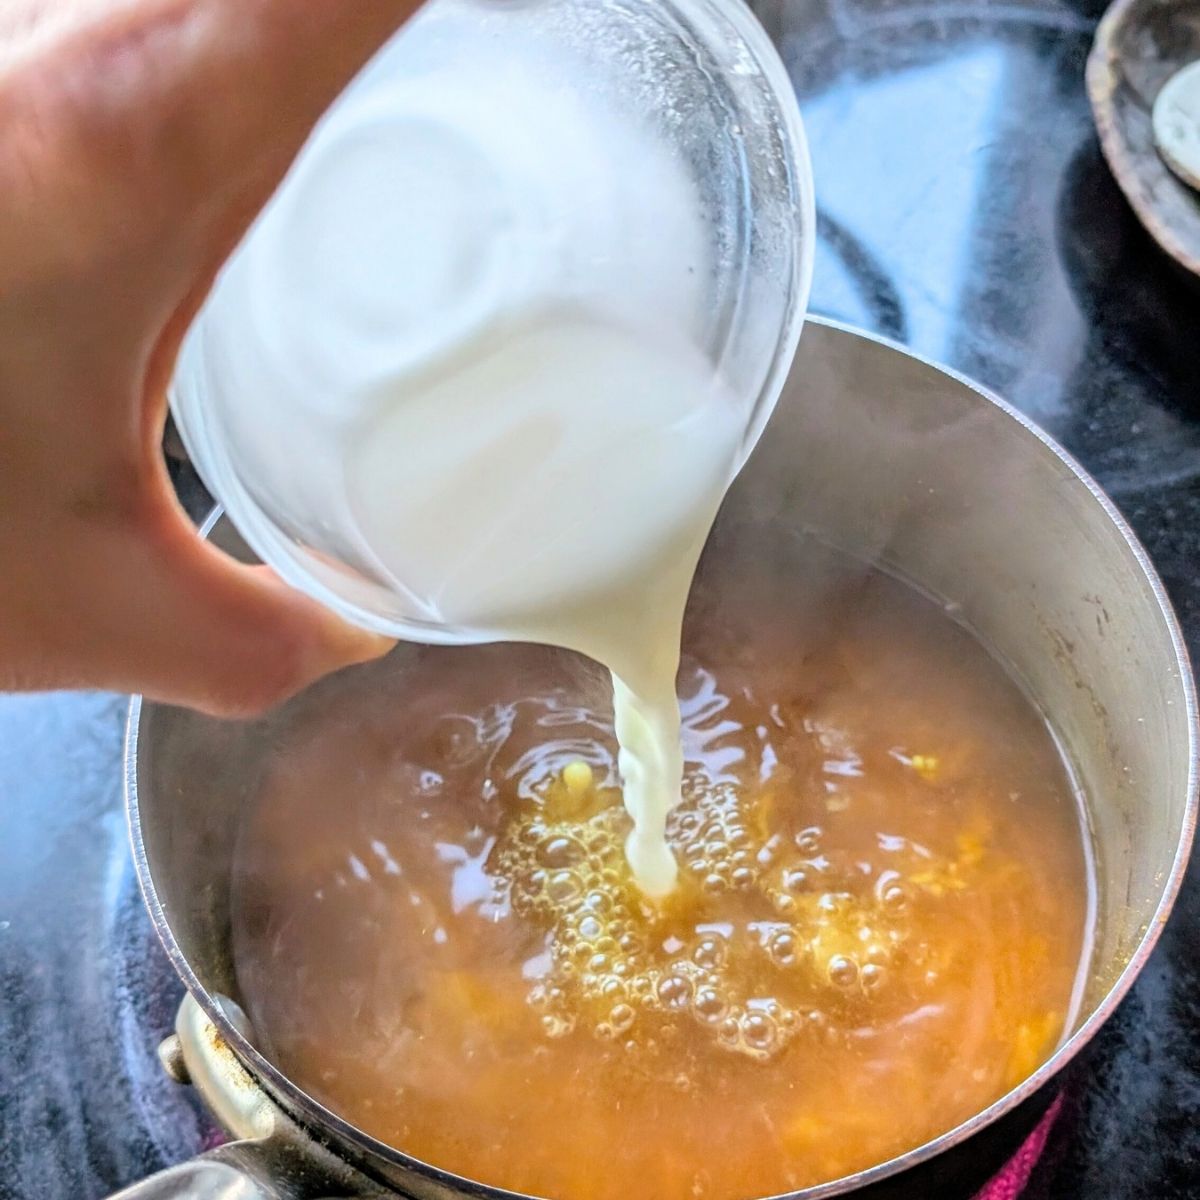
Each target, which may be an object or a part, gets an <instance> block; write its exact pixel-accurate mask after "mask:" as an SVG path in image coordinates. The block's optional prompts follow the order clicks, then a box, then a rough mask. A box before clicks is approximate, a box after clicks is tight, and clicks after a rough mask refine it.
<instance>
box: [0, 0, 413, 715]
mask: <svg viewBox="0 0 1200 1200" xmlns="http://www.w3.org/2000/svg"><path fill="white" fill-rule="evenodd" d="M418 4H419V0H3V3H2V4H0V689H8V690H13V689H16V690H23V689H34V688H38V689H40V688H61V687H103V688H111V689H117V690H122V691H142V692H145V693H147V694H148V695H150V696H153V697H155V698H159V699H164V700H169V701H172V702H177V703H184V704H189V705H192V706H194V707H197V708H200V709H203V710H205V711H209V712H213V713H218V714H241V713H250V712H256V711H259V710H261V709H263V708H266V707H269V706H270V705H272V704H273V703H275V702H277V701H278V700H281V699H282V698H284V697H285V696H287V695H289V694H291V693H293V692H295V691H297V690H298V689H300V688H301V687H303V686H304V685H305V684H306V683H308V682H310V681H311V680H313V679H315V678H317V677H319V676H320V675H323V674H325V673H326V672H328V671H331V670H334V669H336V668H338V667H341V666H344V665H347V664H349V663H352V662H358V661H363V660H365V659H368V658H372V657H375V656H376V655H378V654H380V653H382V652H383V651H384V650H386V649H387V645H388V643H386V642H385V641H384V640H382V639H379V638H376V637H373V636H371V635H368V634H365V633H363V632H361V631H358V630H355V629H352V628H351V627H349V626H348V625H345V624H343V623H342V622H341V621H339V620H338V619H337V618H336V617H334V616H333V615H332V614H331V613H328V612H326V611H325V610H324V609H323V608H321V607H320V606H319V605H317V604H316V603H314V602H313V601H310V600H308V599H307V598H305V597H303V596H301V595H300V594H299V593H297V592H294V591H292V590H291V589H289V588H288V587H286V586H285V585H284V584H283V583H282V582H281V581H280V580H278V579H277V578H276V577H275V576H274V575H273V574H271V573H270V572H269V571H267V570H266V569H265V568H252V567H246V566H240V565H238V564H236V563H234V562H233V561H232V560H231V559H229V558H227V557H226V556H224V555H223V554H221V553H220V552H219V551H218V550H216V549H215V548H214V547H212V546H210V545H208V544H206V543H204V542H202V541H201V540H200V539H199V538H198V537H197V535H196V534H195V532H194V530H193V529H192V527H191V525H190V523H189V522H188V520H187V517H186V516H185V514H184V513H183V511H182V510H181V508H180V507H179V505H178V504H177V502H176V500H175V497H174V493H173V491H172V489H171V486H170V483H169V480H168V478H167V475H166V470H165V466H164V464H163V461H162V454H161V448H160V440H161V436H162V429H163V424H164V421H165V416H166V400H165V391H166V386H167V383H168V381H169V379H170V376H171V373H172V369H173V365H174V362H175V358H176V354H177V351H178V348H179V344H180V342H181V340H182V338H183V335H184V333H185V331H186V329H187V327H188V325H189V324H190V322H191V320H192V318H193V316H194V315H195V313H196V311H197V309H198V308H199V306H200V304H201V302H202V301H203V299H204V297H205V295H206V294H207V292H208V290H209V287H210V285H211V282H212V280H213V278H214V277H215V275H216V273H217V271H218V270H219V268H220V266H221V265H222V263H223V262H224V260H225V258H226V257H227V256H228V255H229V253H230V252H231V251H232V249H233V248H234V246H235V245H236V244H237V242H238V241H239V240H240V238H241V236H242V234H243V233H244V232H245V230H246V229H247V228H248V226H249V224H250V222H251V221H252V220H253V219H254V217H255V216H256V215H257V213H258V211H259V210H260V209H261V207H262V206H263V204H264V203H265V202H266V201H267V199H268V198H269V197H270V195H271V193H272V192H273V191H274V189H275V187H276V186H277V184H278V183H279V181H280V180H281V179H282V177H283V175H284V174H285V172H286V171H287V169H288V167H289V166H290V164H291V162H292V159H293V158H294V156H295V155H296V153H297V152H298V151H299V149H300V147H301V145H302V144H303V142H304V140H305V138H306V137H307V135H308V133H309V131H310V130H311V128H312V126H313V125H314V124H315V122H316V120H317V119H318V117H319V116H320V115H321V113H322V112H323V111H324V110H325V108H327V107H328V105H329V104H330V103H331V102H332V101H333V100H334V98H335V97H336V96H337V94H338V93H339V92H340V91H341V89H342V88H343V87H344V86H345V85H346V84H347V83H348V82H349V81H350V79H351V78H352V76H353V75H354V74H355V73H356V72H357V70H358V69H359V68H360V67H361V66H362V65H363V64H364V63H365V62H366V60H367V59H368V58H369V57H370V56H371V54H372V53H373V52H374V51H375V50H376V49H377V48H378V47H379V46H380V45H382V43H383V42H384V41H385V40H386V39H387V37H388V36H389V35H390V34H391V33H392V32H393V31H394V30H395V29H396V28H397V27H398V26H399V25H400V23H401V22H402V21H403V20H404V19H405V18H406V17H408V16H409V15H410V14H411V13H412V12H413V10H415V9H416V8H417V7H418Z"/></svg>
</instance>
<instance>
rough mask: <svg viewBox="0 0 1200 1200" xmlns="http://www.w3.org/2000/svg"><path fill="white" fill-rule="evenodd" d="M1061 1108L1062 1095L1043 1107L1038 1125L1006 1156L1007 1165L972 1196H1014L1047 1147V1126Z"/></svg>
mask: <svg viewBox="0 0 1200 1200" xmlns="http://www.w3.org/2000/svg"><path fill="white" fill-rule="evenodd" d="M1061 1109H1062V1097H1061V1096H1059V1097H1058V1099H1057V1100H1055V1101H1054V1103H1053V1104H1051V1105H1050V1107H1049V1108H1048V1109H1047V1110H1046V1115H1045V1116H1044V1117H1043V1118H1042V1119H1041V1120H1040V1121H1039V1122H1038V1124H1037V1128H1036V1129H1035V1130H1034V1131H1033V1132H1032V1133H1031V1134H1030V1135H1029V1136H1028V1137H1027V1138H1026V1139H1025V1141H1024V1143H1023V1144H1022V1146H1021V1148H1020V1149H1019V1150H1018V1151H1017V1152H1016V1154H1014V1155H1013V1156H1012V1158H1011V1159H1010V1160H1009V1163H1008V1165H1007V1166H1006V1167H1005V1168H1004V1169H1003V1170H1002V1171H1001V1172H1000V1174H999V1175H997V1176H996V1177H995V1178H994V1179H993V1180H992V1181H991V1183H989V1184H988V1185H987V1187H985V1188H984V1189H983V1191H982V1192H980V1193H979V1195H978V1196H976V1197H975V1200H1017V1197H1018V1196H1020V1194H1021V1193H1022V1192H1023V1191H1024V1190H1025V1186H1026V1184H1028V1183H1029V1177H1030V1175H1032V1174H1033V1168H1034V1167H1036V1166H1037V1162H1038V1159H1039V1158H1041V1157H1042V1152H1043V1151H1044V1150H1045V1149H1046V1139H1047V1138H1048V1137H1049V1136H1050V1130H1051V1129H1052V1128H1053V1126H1054V1122H1055V1121H1056V1120H1058V1114H1059V1112H1060V1110H1061Z"/></svg>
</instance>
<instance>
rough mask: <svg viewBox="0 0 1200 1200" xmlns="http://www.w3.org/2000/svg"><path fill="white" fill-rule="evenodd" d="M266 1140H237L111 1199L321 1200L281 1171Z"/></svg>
mask: <svg viewBox="0 0 1200 1200" xmlns="http://www.w3.org/2000/svg"><path fill="white" fill-rule="evenodd" d="M274 1159H275V1155H274V1154H272V1153H271V1151H270V1148H269V1147H268V1145H267V1144H266V1143H263V1142H232V1143H230V1144H229V1145H227V1146H222V1147H220V1149H218V1150H213V1151H212V1152H211V1153H209V1154H204V1155H202V1156H201V1157H199V1158H194V1159H192V1160H191V1161H190V1162H185V1163H181V1164H180V1165H179V1166H177V1167H170V1168H168V1169H167V1170H165V1171H160V1172H159V1173H158V1174H157V1175H152V1176H151V1177H150V1178H149V1179H143V1180H142V1182H141V1183H135V1184H133V1186H132V1187H127V1188H125V1189H124V1190H123V1191H120V1192H117V1193H116V1195H114V1196H112V1197H110V1200H317V1195H318V1193H317V1192H314V1191H310V1190H308V1189H306V1188H303V1185H301V1188H300V1189H299V1190H298V1189H297V1188H296V1187H295V1186H294V1183H295V1181H294V1180H291V1179H289V1178H288V1177H287V1175H286V1174H283V1175H281V1174H278V1173H277V1164H276V1163H275V1162H274V1161H273V1160H274Z"/></svg>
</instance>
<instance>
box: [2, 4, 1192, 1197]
mask: <svg viewBox="0 0 1200 1200" xmlns="http://www.w3.org/2000/svg"><path fill="white" fill-rule="evenodd" d="M755 7H756V8H757V10H758V12H759V13H760V15H761V16H762V18H763V20H764V22H765V23H766V24H767V26H768V28H769V29H770V31H771V33H772V35H773V36H774V37H775V38H776V39H777V41H778V42H779V44H780V45H781V47H782V49H783V53H784V56H785V58H786V60H787V64H788V67H789V70H790V71H791V74H792V77H793V79H794V80H795V83H796V86H797V89H798V90H799V92H800V96H801V99H802V101H803V104H804V110H805V116H806V119H807V124H808V131H809V135H810V138H811V142H812V150H813V157H814V160H815V165H816V173H817V180H818V193H819V198H820V205H821V212H822V221H821V246H820V252H819V254H818V259H817V279H816V287H815V292H814V297H813V307H814V309H815V310H816V311H819V312H823V313H827V314H830V315H833V316H836V317H839V318H842V319H844V320H847V321H850V322H852V323H855V324H859V325H863V326H866V327H868V328H871V329H875V330H879V331H881V332H883V333H886V334H888V335H890V336H892V337H894V338H897V339H899V340H901V341H904V342H907V343H909V344H910V345H912V346H913V347H914V348H915V349H917V350H918V351H919V352H921V353H922V354H924V355H927V356H929V357H932V358H935V359H939V360H941V361H944V362H947V363H949V364H951V365H952V366H954V367H956V368H958V369H959V370H961V371H963V372H965V373H967V374H969V375H972V376H975V377H976V378H978V379H979V380H981V381H982V382H984V383H986V384H989V385H990V386H991V387H993V388H994V389H996V390H997V391H999V392H1000V393H1001V394H1002V395H1004V396H1005V397H1006V398H1008V399H1009V400H1011V401H1012V402H1013V403H1015V404H1016V405H1018V406H1019V407H1020V408H1022V409H1024V410H1025V411H1026V412H1027V413H1029V414H1030V415H1031V416H1033V417H1034V418H1035V419H1036V420H1038V421H1040V422H1041V423H1042V424H1043V425H1044V426H1045V427H1046V428H1047V429H1048V430H1049V431H1050V432H1051V433H1052V434H1054V435H1055V436H1056V437H1057V438H1058V439H1059V440H1060V441H1062V442H1063V443H1064V444H1065V445H1066V446H1067V447H1068V449H1070V450H1071V451H1073V452H1074V453H1075V454H1076V455H1077V456H1078V457H1079V458H1080V459H1081V460H1082V461H1083V463H1084V465H1085V466H1087V467H1088V468H1089V469H1090V470H1091V471H1092V472H1093V473H1094V474H1095V475H1096V477H1097V478H1098V479H1099V480H1100V482H1101V483H1102V484H1103V485H1104V486H1105V487H1106V488H1108V490H1109V492H1110V493H1111V495H1112V496H1113V498H1114V499H1115V500H1116V502H1117V504H1118V505H1119V506H1120V507H1121V509H1122V510H1123V511H1124V513H1125V514H1126V516H1127V517H1128V518H1129V519H1130V521H1131V522H1132V523H1133V525H1134V527H1135V529H1136V530H1137V532H1138V533H1139V534H1140V536H1141V537H1142V539H1143V540H1144V542H1145V543H1146V545H1147V547H1148V549H1149V550H1150V553H1151V555H1152V557H1153V558H1154V561H1155V562H1156V563H1157V565H1158V568H1159V570H1160V571H1161V573H1162V575H1163V577H1164V579H1165V581H1166V584H1167V587H1168V590H1169V591H1170V593H1171V596H1172V598H1173V599H1174V602H1175V604H1176V606H1177V607H1178V610H1179V613H1180V616H1181V618H1182V620H1183V624H1184V629H1185V631H1186V633H1187V636H1188V639H1189V641H1190V643H1191V645H1192V648H1193V651H1195V650H1196V649H1197V648H1198V647H1200V409H1198V408H1197V406H1198V405H1200V333H1198V332H1197V323H1196V317H1197V313H1198V312H1200V290H1192V289H1191V288H1190V287H1189V285H1188V284H1187V283H1186V282H1185V281H1184V280H1183V279H1182V278H1181V277H1178V276H1176V275H1175V274H1173V273H1172V270H1171V269H1170V268H1169V267H1168V265H1167V264H1166V263H1165V262H1164V261H1163V260H1162V259H1161V258H1160V256H1159V254H1158V253H1157V251H1156V249H1155V247H1154V245H1153V244H1152V242H1151V241H1150V239H1149V237H1147V236H1146V235H1145V233H1144V232H1143V231H1142V229H1141V228H1140V226H1139V225H1138V224H1137V223H1136V221H1135V220H1134V218H1133V217H1132V216H1131V215H1130V213H1129V211H1128V209H1127V207H1126V205H1125V203H1124V201H1123V199H1122V197H1121V195H1120V194H1119V192H1118V191H1117V189H1116V187H1115V185H1114V184H1113V182H1112V180H1111V179H1110V177H1109V175H1108V172H1107V170H1106V169H1105V166H1104V164H1103V162H1102V160H1101V158H1100V154H1099V151H1098V149H1097V146H1096V140H1095V137H1094V135H1093V132H1092V126H1091V120H1090V116H1089V112H1088V108H1087V103H1086V100H1085V98H1084V91H1083V66H1084V59H1085V56H1086V53H1087V49H1088V46H1089V44H1090V40H1091V31H1092V27H1093V25H1094V22H1095V19H1096V17H1097V16H1098V15H1099V13H1098V9H1097V8H1096V7H1094V6H1093V5H1092V4H1091V3H1090V0H1079V2H1077V3H1071V2H1069V0H1061V2H1056V0H1027V2H1024V3H1005V2H1002V0H946V2H945V3H937V2H935V0H796V2H794V3H793V2H792V0H762V2H760V3H758V4H757V5H755ZM123 707H124V706H123V703H122V701H121V700H119V699H117V698H113V697H106V696H82V695H57V696H31V697H0V1047H2V1049H0V1197H12V1198H18V1197H19V1198H21V1200H89V1198H91V1197H98V1196H103V1195H105V1194H106V1193H107V1192H108V1191H109V1190H111V1189H113V1188H115V1187H116V1186H118V1185H121V1184H124V1183H127V1182H130V1181H132V1180H133V1179H135V1178H137V1177H139V1176H141V1175H143V1174H145V1173H147V1172H148V1171H150V1170H152V1169H154V1168H156V1167H158V1166H160V1165H162V1164H163V1163H165V1162H167V1161H170V1160H174V1159H178V1158H181V1157H184V1156H185V1155H187V1154H190V1153H192V1152H194V1150H195V1149H196V1147H197V1146H198V1144H199V1142H200V1140H201V1138H202V1137H203V1135H204V1131H205V1124H204V1120H203V1118H202V1117H201V1116H199V1115H198V1113H197V1111H196V1110H195V1109H194V1108H193V1106H192V1101H191V1099H190V1096H189V1095H188V1093H187V1092H186V1091H185V1090H183V1089H179V1088H177V1087H175V1086H174V1085H172V1084H169V1083H167V1082H166V1080H165V1079H164V1078H162V1076H161V1075H160V1072H159V1071H158V1068H157V1064H156V1062H155V1060H154V1054H153V1051H154V1045H155V1043H156V1041H157V1040H158V1038H159V1037H160V1036H162V1034H164V1033H165V1032H166V1031H167V1030H168V1028H169V1027H170V1024H171V1021H172V1018H173V1013H174V1006H175V1003H176V1001H177V999H178V996H179V988H178V985H177V984H176V983H175V982H174V978H173V976H172V974H171V971H170V968H169V967H168V966H167V964H166V961H165V958H164V957H163V955H162V954H161V952H160V951H159V949H158V947H157V945H156V944H155V943H154V940H153V934H152V932H151V930H150V927H149V923H148V920H147V918H146V917H145V915H144V913H143V911H142V909H141V906H140V901H139V899H138V897H137V892H136V886H135V883H134V879H133V874H132V869H131V866H130V862H129V856H128V851H127V847H126V840H125V827H124V820H123V816H122V814H121V808H120V800H121V797H120V788H121V734H122V720H123ZM1198 937H1200V889H1198V887H1197V881H1196V878H1195V872H1194V871H1193V872H1192V877H1191V878H1189V880H1188V883H1187V884H1186V885H1185V887H1184V890H1183V894H1182V896H1181V898H1180V901H1179V906H1178V908H1177V910H1176V913H1175V916H1174V918H1173V919H1172V921H1171V922H1170V924H1169V925H1168V927H1167V930H1166V933H1165V935H1164V937H1163V940H1162V943H1161V945H1160V947H1159V949H1158V951H1157V952H1156V954H1155V955H1154V957H1153V959H1152V960H1151V962H1150V964H1149V966H1148V967H1147V969H1146V971H1145V972H1144V974H1143V975H1142V977H1141V979H1140V980H1139V982H1138V984H1137V986H1136V987H1135V989H1134V991H1133V993H1132V994H1131V995H1130V997H1129V998H1128V1000H1127V1001H1126V1002H1125V1004H1124V1005H1123V1006H1122V1007H1121V1009H1120V1010H1119V1012H1118V1014H1117V1015H1116V1017H1115V1018H1114V1019H1113V1020H1112V1021H1111V1022H1110V1023H1109V1025H1108V1026H1107V1027H1106V1028H1105V1029H1104V1031H1103V1032H1102V1033H1101V1034H1100V1036H1099V1037H1098V1039H1097V1043H1096V1051H1095V1053H1094V1054H1093V1055H1092V1056H1091V1058H1090V1059H1089V1060H1088V1062H1087V1063H1086V1064H1085V1065H1084V1066H1082V1067H1081V1068H1080V1069H1078V1070H1077V1071H1076V1072H1075V1074H1074V1077H1073V1079H1072V1080H1071V1083H1070V1087H1069V1091H1068V1104H1067V1108H1066V1116H1065V1118H1064V1119H1063V1120H1061V1121H1060V1122H1059V1124H1058V1126H1057V1127H1056V1129H1055V1131H1054V1133H1053V1135H1052V1137H1051V1143H1050V1153H1049V1154H1048V1155H1047V1157H1046V1158H1045V1159H1044V1160H1043V1162H1042V1165H1041V1167H1040V1168H1039V1170H1038V1171H1037V1173H1036V1175H1035V1182H1034V1184H1033V1187H1032V1193H1033V1194H1034V1195H1036V1196H1039V1197H1047V1198H1048V1197H1052V1198H1053V1200H1075V1198H1086V1200H1096V1198H1100V1197H1103V1198H1104V1200H1126V1198H1128V1200H1134V1198H1140V1197H1147V1198H1149V1197H1154V1198H1155V1200H1170V1198H1172V1197H1190V1196H1192V1195H1193V1194H1196V1193H1200V957H1198V956H1197V954H1196V951H1195V948H1194V947H1195V945H1196V943H1197V940H1198ZM947 1200H952V1198H947Z"/></svg>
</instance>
